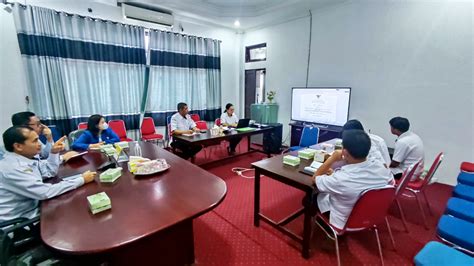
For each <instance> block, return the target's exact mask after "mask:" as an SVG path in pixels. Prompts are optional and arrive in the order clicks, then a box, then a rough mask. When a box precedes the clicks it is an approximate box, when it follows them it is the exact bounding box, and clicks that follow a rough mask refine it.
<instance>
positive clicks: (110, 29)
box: [13, 4, 146, 133]
mask: <svg viewBox="0 0 474 266" xmlns="http://www.w3.org/2000/svg"><path fill="white" fill-rule="evenodd" d="M13 10H14V18H15V25H16V28H17V33H18V41H19V45H20V51H21V54H22V58H23V61H24V66H25V71H26V78H27V84H28V90H29V95H30V99H31V103H32V110H33V111H34V112H35V113H36V114H37V115H38V116H39V117H40V118H41V119H42V120H43V121H45V122H46V123H47V124H55V125H57V127H58V128H61V129H62V130H63V132H62V133H67V132H69V131H71V130H75V129H76V128H77V124H78V123H79V122H82V121H86V120H87V117H88V116H90V115H92V114H95V113H98V114H102V115H105V116H106V117H107V119H123V120H124V121H125V123H126V126H127V129H136V128H138V127H139V117H140V103H141V101H142V98H143V93H144V77H145V67H146V66H145V65H146V55H145V54H146V53H145V43H144V31H145V29H144V28H142V27H136V26H130V25H124V24H119V23H114V22H110V21H102V20H96V19H92V18H89V17H82V16H78V15H71V14H67V13H63V12H57V11H54V10H51V9H46V8H41V7H35V6H23V5H19V4H15V5H14V7H13Z"/></svg>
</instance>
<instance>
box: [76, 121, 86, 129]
mask: <svg viewBox="0 0 474 266" xmlns="http://www.w3.org/2000/svg"><path fill="white" fill-rule="evenodd" d="M77 129H87V122H81V123H79V125H77Z"/></svg>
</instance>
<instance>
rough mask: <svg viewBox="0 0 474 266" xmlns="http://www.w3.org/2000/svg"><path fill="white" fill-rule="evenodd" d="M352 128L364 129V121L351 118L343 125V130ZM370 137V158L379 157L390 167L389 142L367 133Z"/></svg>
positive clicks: (378, 158)
mask: <svg viewBox="0 0 474 266" xmlns="http://www.w3.org/2000/svg"><path fill="white" fill-rule="evenodd" d="M352 129H359V130H364V127H363V126H362V123H361V122H360V121H359V120H357V119H351V120H349V121H347V122H346V123H345V124H344V126H343V127H342V132H344V131H345V130H352ZM367 135H369V138H370V151H369V155H368V158H369V159H372V158H373V159H377V160H379V161H380V162H382V163H383V164H384V165H385V167H387V168H388V166H389V165H390V162H391V159H390V154H389V153H388V148H387V144H386V143H385V140H384V139H383V138H381V137H379V136H377V135H375V134H370V133H367Z"/></svg>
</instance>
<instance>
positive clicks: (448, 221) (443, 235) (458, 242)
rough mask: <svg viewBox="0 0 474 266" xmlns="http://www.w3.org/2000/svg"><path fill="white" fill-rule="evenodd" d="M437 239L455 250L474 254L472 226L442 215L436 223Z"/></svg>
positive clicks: (473, 229)
mask: <svg viewBox="0 0 474 266" xmlns="http://www.w3.org/2000/svg"><path fill="white" fill-rule="evenodd" d="M438 237H439V238H440V239H441V240H443V241H444V242H446V243H448V244H450V245H452V246H454V247H455V248H457V249H460V250H462V251H465V252H468V253H470V254H474V224H473V223H470V222H467V221H464V220H462V219H459V218H456V217H453V216H449V215H443V216H442V217H441V219H439V223H438Z"/></svg>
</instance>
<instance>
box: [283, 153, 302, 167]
mask: <svg viewBox="0 0 474 266" xmlns="http://www.w3.org/2000/svg"><path fill="white" fill-rule="evenodd" d="M283 163H284V164H287V165H291V166H297V165H299V164H300V158H298V157H296V156H292V155H285V156H284V157H283Z"/></svg>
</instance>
